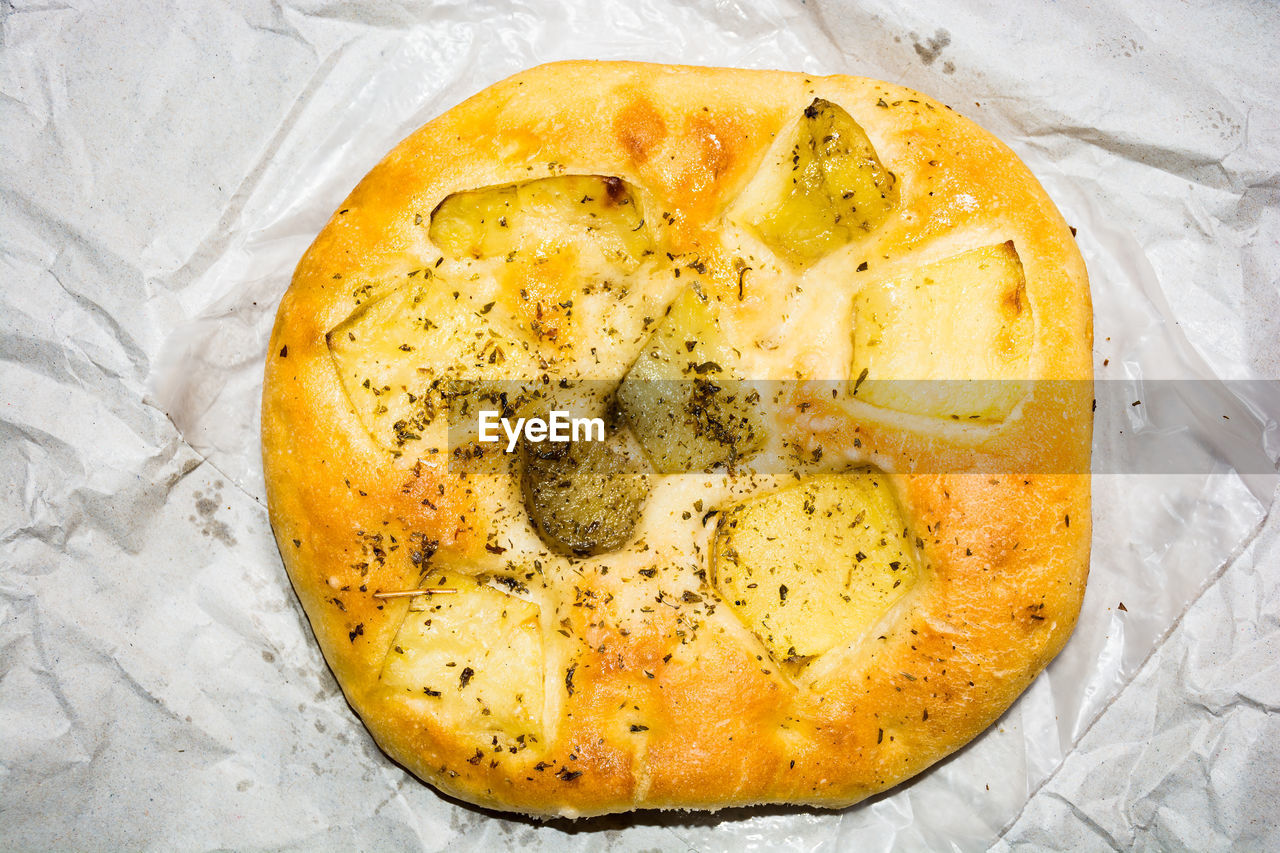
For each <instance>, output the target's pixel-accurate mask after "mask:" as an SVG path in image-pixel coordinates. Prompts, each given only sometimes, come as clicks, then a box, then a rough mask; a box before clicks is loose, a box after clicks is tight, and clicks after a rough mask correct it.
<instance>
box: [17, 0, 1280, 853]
mask: <svg viewBox="0 0 1280 853" xmlns="http://www.w3.org/2000/svg"><path fill="white" fill-rule="evenodd" d="M154 5H155V6H156V7H157V8H156V9H153V10H152V13H150V14H147V15H145V16H144V15H139V14H137V13H136V10H131V9H128V8H126V7H110V8H104V7H85V8H77V7H76V6H75V5H74V4H73V5H69V6H67V7H61V8H46V7H39V8H32V9H27V8H17V7H14V8H11V9H10V10H8V13H7V15H6V16H5V18H4V21H3V26H4V28H5V46H4V48H3V53H0V138H3V140H4V148H5V151H6V155H7V156H6V158H5V162H4V163H0V190H2V192H0V223H2V224H0V267H2V268H3V269H4V271H5V276H6V287H5V288H3V289H2V290H0V388H3V392H2V394H0V396H2V397H3V400H2V401H0V402H3V405H2V406H0V439H3V440H2V441H0V466H2V467H0V470H2V471H3V472H4V473H5V475H6V476H5V477H3V478H0V495H3V501H4V504H3V505H4V507H5V509H4V512H3V513H0V555H3V556H0V616H3V619H2V620H0V778H3V779H4V780H5V784H4V785H3V786H0V810H2V811H3V812H4V813H5V820H4V821H3V825H0V848H9V847H13V848H18V849H29V848H32V847H50V846H54V847H56V846H66V845H67V844H68V843H71V844H73V845H74V846H86V847H92V846H96V845H100V846H103V847H109V848H119V847H136V848H140V849H143V848H149V847H155V848H159V849H208V848H213V847H236V848H244V847H253V846H258V847H280V848H291V849H299V850H303V849H324V848H332V849H350V848H352V847H376V848H386V847H390V846H396V847H405V848H414V847H416V848H419V849H435V848H440V847H444V846H452V847H467V848H470V849H495V848H504V847H517V846H518V847H528V848H546V849H550V850H564V849H583V850H585V849H599V848H601V847H604V848H608V849H617V850H630V849H640V848H643V847H657V848H664V849H673V848H674V849H699V850H701V849H723V850H740V849H760V848H769V849H789V850H820V849H845V848H851V847H857V848H858V849H867V850H886V851H888V850H903V849H921V848H927V849H934V850H943V849H952V850H974V849H981V848H983V847H985V846H987V845H988V844H990V843H992V842H993V841H996V839H997V837H998V836H999V837H1000V838H999V841H997V845H998V846H999V847H1000V848H1001V849H1015V848H1017V849H1023V848H1026V849H1080V848H1086V849H1095V848H1099V847H1104V846H1105V847H1112V848H1117V849H1119V848H1124V849H1134V848H1140V849H1141V848H1161V847H1163V848H1190V849H1206V850H1207V849H1227V848H1229V847H1232V846H1239V847H1245V848H1265V847H1268V846H1280V837H1277V830H1276V827H1275V826H1274V822H1271V825H1268V822H1267V821H1265V820H1259V819H1258V818H1257V817H1256V816H1257V815H1260V814H1266V813H1268V811H1267V806H1266V804H1267V803H1274V802H1276V801H1280V779H1278V778H1277V769H1276V768H1277V767H1280V747H1277V746H1275V744H1278V743H1280V725H1278V724H1277V722H1276V720H1277V709H1278V708H1280V687H1278V686H1277V685H1280V677H1278V676H1280V671H1278V670H1280V663H1277V661H1280V639H1278V638H1280V594H1278V591H1277V585H1278V582H1277V577H1276V571H1275V566H1276V565H1277V563H1280V547H1278V546H1277V544H1276V542H1277V540H1278V539H1280V534H1277V528H1278V527H1280V522H1277V520H1276V519H1275V518H1274V517H1272V516H1273V515H1274V514H1271V515H1269V512H1270V509H1269V508H1270V507H1273V506H1274V504H1275V500H1276V493H1275V492H1274V488H1275V478H1274V477H1268V476H1266V475H1250V474H1237V473H1234V472H1232V471H1231V470H1230V469H1229V468H1227V467H1224V468H1223V471H1222V473H1220V474H1217V475H1212V476H1190V475H1180V476H1164V477H1156V476H1146V477H1144V476H1123V477H1121V476H1098V477H1095V479H1094V519H1095V534H1094V548H1093V564H1092V575H1091V578H1090V585H1089V587H1088V591H1087V594H1086V600H1085V606H1084V610H1083V612H1082V614H1081V618H1080V623H1079V626H1078V628H1077V631H1076V634H1075V636H1074V637H1073V638H1072V640H1071V642H1070V643H1069V644H1068V646H1067V648H1066V650H1065V651H1064V652H1063V654H1062V655H1060V656H1059V658H1057V659H1056V660H1055V661H1054V662H1053V663H1052V664H1051V665H1050V667H1049V668H1048V670H1047V671H1046V673H1045V675H1044V676H1042V677H1041V678H1040V679H1039V680H1037V681H1036V682H1035V683H1034V684H1033V685H1032V687H1031V688H1030V689H1029V691H1028V692H1027V693H1026V694H1024V696H1023V697H1022V698H1021V699H1020V700H1019V701H1018V702H1017V703H1015V705H1014V706H1013V707H1012V708H1011V709H1010V710H1009V711H1008V712H1006V714H1005V715H1004V716H1003V717H1002V718H1001V719H1000V720H999V721H998V722H997V724H996V725H995V726H993V728H992V729H991V730H989V731H988V732H987V733H986V734H984V735H983V736H981V737H980V738H978V739H977V740H976V741H974V742H973V743H972V744H970V745H969V746H967V747H965V748H964V749H962V750H961V751H959V752H958V753H957V754H956V755H954V756H952V757H950V758H948V759H947V760H945V761H943V762H941V763H940V764H939V765H937V766H935V767H934V768H933V769H932V770H930V771H929V772H928V773H926V774H924V775H923V776H922V777H920V778H919V779H917V780H916V781H914V782H911V783H909V784H907V785H904V786H900V787H899V788H897V789H894V790H893V791H890V792H888V793H886V794H883V795H880V796H878V797H875V798H873V799H872V800H870V801H869V802H867V803H865V804H863V805H861V806H859V807H855V808H853V809H849V810H845V811H843V812H824V811H809V810H804V809H755V810H750V809H740V810H733V811H731V812H727V813H723V814H719V815H685V814H678V813H677V814H653V813H642V814H638V815H629V816H619V817H613V818H606V819H603V820H601V821H596V822H588V823H583V824H579V825H576V826H573V827H569V826H568V825H566V824H564V823H563V822H559V823H553V824H549V825H542V824H538V823H536V822H531V821H525V820H521V819H516V818H506V817H501V816H497V815H494V814H492V813H484V812H480V811H477V810H472V809H469V808H467V807H464V806H461V805H459V804H457V803H455V802H453V801H449V800H445V799H442V798H441V797H439V796H438V795H436V794H435V793H434V792H433V791H432V790H431V789H429V788H427V787H426V786H423V785H420V784H419V783H417V782H416V781H414V780H412V779H411V778H410V777H407V776H406V774H405V773H404V772H403V771H402V770H401V769H399V768H398V767H396V766H395V765H393V764H391V763H390V762H389V761H388V760H387V759H386V758H385V757H384V756H383V755H382V754H381V753H380V752H379V751H378V750H377V748H376V746H375V745H374V744H373V743H372V741H371V740H370V738H369V737H368V735H367V733H366V732H365V731H364V729H363V727H362V726H361V725H360V723H359V721H358V720H357V719H356V718H355V717H354V714H353V713H352V712H351V710H350V708H349V707H348V706H347V705H346V703H345V700H344V699H343V698H342V697H341V694H340V693H339V691H338V688H337V685H336V683H335V682H334V681H333V678H332V675H331V673H330V672H329V670H328V669H327V668H326V667H325V665H324V663H323V660H322V659H321V657H320V654H319V652H318V650H317V648H316V646H315V642H314V639H313V638H312V636H311V633H310V628H309V626H308V625H307V623H306V619H305V617H304V616H303V614H302V613H301V610H300V608H299V606H298V604H297V602H296V600H295V597H294V595H293V592H292V590H291V588H290V587H289V584H288V579H287V577H286V576H285V574H284V571H283V569H282V567H281V565H280V561H279V556H278V553H277V552H276V550H275V545H274V542H273V540H272V537H271V534H270V528H269V525H268V523H267V520H266V515H265V511H264V508H263V501H264V495H263V486H262V471H261V461H260V456H259V450H258V437H257V436H258V418H259V413H258V405H259V394H260V389H261V371H262V367H261V366H262V362H263V359H264V357H265V355H266V353H265V347H266V342H267V337H268V335H269V333H270V329H271V324H272V321H273V318H274V312H275V308H276V305H277V303H278V300H279V298H280V296H281V294H282V293H283V291H284V289H285V288H286V287H287V284H288V281H289V278H290V276H291V274H292V271H293V268H294V266H295V265H296V263H297V260H298V258H299V257H300V256H301V254H302V252H303V251H305V249H306V247H307V245H308V244H309V242H310V240H311V239H313V238H314V236H315V234H316V233H317V232H318V231H319V229H320V228H321V227H323V224H324V223H325V221H326V220H327V218H328V216H329V214H330V213H331V212H332V211H333V210H335V209H336V208H337V207H338V205H339V203H340V202H341V200H342V198H343V197H344V195H345V194H346V193H347V192H348V191H349V189H350V188H351V187H352V186H354V184H355V183H356V181H358V180H359V178H360V177H361V176H362V175H363V174H365V172H367V171H368V169H369V168H371V167H372V166H373V165H374V164H375V163H376V162H377V161H378V160H379V159H380V158H381V156H382V155H383V154H384V153H385V152H386V151H388V150H389V149H390V148H391V147H392V146H393V145H394V144H395V143H396V142H398V141H399V139H400V138H402V137H403V136H405V135H406V134H408V133H409V132H411V131H412V130H413V129H414V128H415V127H417V126H418V125H419V124H421V123H423V122H424V121H426V120H428V119H429V118H431V117H432V116H434V115H437V114H439V113H440V112H443V111H444V110H445V109H447V108H448V107H450V106H451V105H453V104H455V103H457V102H459V101H461V100H462V99H464V98H465V97H468V96H469V95H471V94H473V93H474V92H476V91H478V90H479V89H481V88H483V87H484V86H486V85H488V84H490V83H493V82H496V81H497V80H499V79H501V78H503V77H505V76H507V75H508V74H510V73H514V72H516V71H519V70H521V69H523V68H526V67H529V66H532V65H535V64H538V63H540V62H544V61H550V60H554V59H561V58H578V57H583V56H593V57H597V58H632V59H650V60H655V61H668V62H684V63H694V64H698V63H702V64H722V65H731V66H740V67H778V68H788V69H793V70H796V69H798V70H806V71H811V72H814V73H830V72H841V73H854V74H866V75H869V76H875V77H880V78H883V79H888V80H893V81H896V82H901V83H904V84H905V85H910V86H915V87H917V88H919V89H921V90H922V91H925V92H928V93H930V94H934V95H936V96H938V97H940V98H941V99H942V100H944V101H945V102H948V103H951V104H952V105H953V106H954V107H955V108H956V109H957V110H959V111H960V112H962V113H965V114H968V115H972V116H973V117H974V118H975V119H976V120H977V121H979V123H981V124H983V125H984V126H987V127H988V128H989V129H991V130H993V131H994V132H996V133H997V134H998V135H1000V136H1001V137H1002V138H1003V139H1004V140H1005V141H1006V142H1008V143H1009V144H1011V145H1013V146H1014V148H1015V149H1016V150H1017V153H1019V154H1020V155H1021V156H1022V157H1023V158H1024V159H1025V160H1026V161H1027V162H1028V164H1029V165H1030V166H1031V167H1032V168H1033V170H1034V171H1035V172H1036V173H1037V175H1038V176H1039V177H1040V178H1041V180H1042V181H1043V182H1044V184H1045V186H1046V189H1047V190H1048V191H1049V193H1050V195H1051V196H1052V197H1053V198H1054V199H1055V201H1056V202H1057V203H1058V204H1059V206H1060V208H1061V209H1062V210H1063V212H1064V215H1065V216H1066V218H1067V220H1068V222H1070V223H1071V224H1072V225H1075V226H1076V227H1077V228H1078V229H1079V235H1078V240H1079V243H1080V246H1081V249H1082V252H1083V253H1084V255H1085V259H1086V262H1087V264H1088V267H1089V270H1090V274H1091V279H1092V289H1093V297H1094V304H1095V318H1096V321H1095V341H1096V347H1095V350H1096V359H1095V361H1096V365H1095V366H1096V367H1097V371H1098V376H1099V378H1115V377H1124V378H1128V379H1133V380H1135V381H1139V382H1140V381H1143V380H1151V379H1159V378H1169V377H1179V378H1215V377H1216V378H1233V379H1240V378H1249V377H1255V376H1271V377H1275V376H1277V375H1280V344H1278V343H1277V342H1278V341H1280V319H1278V318H1280V274H1278V273H1277V272H1276V269H1277V263H1276V261H1277V245H1278V244H1280V176H1278V175H1277V168H1276V164H1277V163H1278V162H1280V143H1278V142H1277V140H1280V133H1277V131H1280V110H1277V104H1276V101H1277V99H1276V96H1275V93H1274V80H1272V79H1271V77H1272V75H1271V72H1270V71H1269V59H1270V56H1271V53H1272V52H1273V51H1272V48H1273V45H1274V42H1275V37H1276V35H1277V33H1280V25H1278V21H1277V18H1278V17H1280V15H1278V13H1277V12H1276V10H1275V9H1274V8H1271V7H1270V6H1268V5H1267V4H1260V5H1256V6H1255V5H1249V4H1245V5H1242V6H1241V7H1240V8H1236V7H1230V8H1223V7H1218V8H1217V9H1216V10H1215V11H1213V12H1210V11H1209V10H1207V9H1206V10H1200V9H1188V10H1179V11H1177V12H1169V13H1168V14H1169V16H1170V17H1169V18H1167V19H1165V20H1163V21H1162V22H1161V26H1152V25H1150V24H1149V22H1151V21H1152V20H1153V19H1152V17H1151V15H1152V13H1151V11H1150V10H1149V9H1146V8H1144V7H1143V6H1142V5H1141V4H1139V5H1138V6H1137V7H1133V6H1130V5H1126V6H1123V7H1122V6H1118V5H1114V4H1110V3H1104V4H1101V5H1098V4H1093V5H1091V6H1089V7H1082V6H1078V5H1075V4H1071V3H1064V4H1055V5H1052V6H1047V7H1044V8H1043V9H1030V8H1028V9H1023V10H1020V12H1019V20H1017V21H1013V22H1011V21H1008V20H1007V13H1005V12H1000V13H998V14H997V12H996V11H994V10H983V9H977V8H975V9H957V8H956V7H954V6H953V5H951V4H942V3H932V2H927V3H924V4H922V5H918V6H917V7H912V8H911V9H903V8H901V7H899V6H896V5H893V4H889V3H881V2H874V0H868V2H861V3H857V4H839V3H835V2H826V0H819V2H814V3H809V4H796V3H792V2H788V0H770V2H765V3H761V4H755V5H753V6H744V5H735V4H725V3H713V2H699V3H695V4H679V3H674V2H666V0H639V2H630V3H623V2H615V0H608V2H596V3H587V2H584V0H574V2H569V3H554V4H553V3H540V2H520V3H517V4H514V5H502V4H497V3H472V4H466V3H461V2H455V3H446V4H439V5H435V6H430V7H427V6H416V5H409V4H397V5H394V6H388V5H385V4H373V5H370V4H364V3H358V2H349V3H340V4H332V3H307V2H299V3H280V2H270V3H265V4H247V8H242V9H232V8H225V7H216V8H215V7H211V8H208V9H201V10H193V9H191V8H185V7H177V8H168V7H167V6H166V4H164V3H162V2H157V3H156V4H154ZM1044 32H1055V33H1059V36H1058V37H1057V38H1056V42H1057V43H1056V44H1054V45H1047V44H1046V43H1045V41H1044V38H1043V36H1042V35H1040V34H1041V33H1044ZM1226 32H1231V33H1232V35H1231V38H1230V41H1231V42H1232V43H1233V44H1234V48H1233V50H1232V51H1215V52H1214V55H1213V57H1212V58H1211V60H1207V59H1206V57H1205V56H1204V54H1203V51H1202V45H1203V44H1204V43H1207V42H1211V41H1213V40H1214V39H1217V40H1218V43H1224V42H1223V39H1224V38H1225V36H1224V35H1223V34H1224V33H1226ZM993 47H996V48H998V49H993ZM1047 60H1052V61H1047ZM1066 63H1071V68H1072V73H1071V74H1068V75H1065V76H1064V75H1063V74H1062V69H1063V67H1064V65H1065V64H1066ZM948 69H949V70H948ZM975 102H977V103H975ZM1170 104H1177V108H1175V109H1171V110H1168V109H1166V107H1167V106H1168V105H1170ZM1103 359H1107V360H1108V362H1107V364H1106V365H1104V364H1103ZM1240 402H1241V404H1242V405H1244V406H1246V407H1248V408H1250V409H1251V410H1252V411H1254V413H1255V414H1256V415H1257V416H1258V422H1259V423H1260V424H1261V425H1262V426H1261V427H1260V428H1259V432H1258V435H1257V436H1256V438H1257V440H1258V442H1259V443H1260V445H1261V446H1262V448H1263V450H1264V452H1266V453H1267V454H1268V455H1269V456H1270V458H1271V459H1273V460H1274V459H1276V458H1277V457H1280V417H1278V416H1277V406H1276V401H1275V399H1274V398H1268V397H1265V396H1248V395H1246V396H1245V397H1244V398H1242V399H1241V400H1240ZM1132 417H1134V419H1135V420H1134V422H1133V424H1132V426H1131V428H1132V429H1136V430H1138V431H1139V432H1140V431H1141V429H1143V428H1144V426H1146V425H1147V424H1146V422H1145V421H1144V420H1143V418H1144V417H1145V416H1144V415H1141V414H1138V413H1134V414H1133V415H1132ZM1217 417H1218V415H1217V413H1212V412H1210V413H1206V414H1205V418H1204V419H1203V422H1200V423H1197V424H1195V425H1193V426H1194V427H1195V429H1196V431H1197V435H1198V437H1199V441H1200V442H1201V443H1202V444H1204V445H1205V446H1206V452H1209V453H1213V454H1215V456H1214V458H1217V459H1222V460H1224V461H1226V460H1230V459H1231V458H1233V457H1232V455H1231V450H1232V448H1231V446H1230V444H1229V438H1228V436H1226V435H1225V434H1224V433H1223V432H1222V430H1221V429H1219V428H1218V427H1220V424H1218V423H1217V422H1216V421H1214V420H1213V419H1214V418H1217ZM1230 440H1234V439H1230ZM1118 446H1119V444H1118V437H1116V436H1107V435H1098V436H1097V437H1096V450H1097V451H1098V452H1100V453H1105V452H1109V451H1111V450H1113V449H1115V448H1117V447H1118ZM1202 591H1203V595H1201V592H1202ZM1121 602H1124V604H1125V606H1126V608H1127V609H1126V610H1123V611H1122V610H1120V609H1119V606H1118V605H1119V604H1120V603H1121ZM1188 606H1189V609H1188ZM1184 613H1185V615H1184ZM1166 637H1167V640H1166ZM1259 804H1262V805H1259ZM52 818H57V819H56V820H53V819H52ZM69 840H70V841H69Z"/></svg>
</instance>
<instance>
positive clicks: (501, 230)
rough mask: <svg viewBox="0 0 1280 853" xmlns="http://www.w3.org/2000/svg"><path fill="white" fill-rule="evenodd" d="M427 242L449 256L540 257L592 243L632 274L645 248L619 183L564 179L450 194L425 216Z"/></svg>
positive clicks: (646, 240) (640, 214) (637, 214)
mask: <svg viewBox="0 0 1280 853" xmlns="http://www.w3.org/2000/svg"><path fill="white" fill-rule="evenodd" d="M428 236H429V237H430V238H431V242H433V243H435V244H436V245H437V246H439V247H440V249H441V251H443V252H444V253H445V254H446V255H451V256H453V257H468V256H469V257H473V258H493V257H501V256H507V255H510V253H512V252H517V253H519V252H535V251H540V252H542V253H543V254H546V253H547V252H548V247H550V246H558V245H565V244H575V243H581V242H584V241H583V237H584V236H585V237H586V238H587V239H586V241H585V242H586V243H589V244H594V245H596V246H597V247H598V248H599V250H600V252H601V254H603V255H604V256H605V258H606V259H608V260H610V261H612V262H613V263H614V264H616V265H617V266H619V267H622V268H623V269H625V270H628V271H630V270H633V269H635V268H636V267H637V266H638V265H639V264H640V262H641V260H642V259H643V258H644V256H645V255H647V254H649V253H650V252H651V251H652V247H651V242H650V237H649V231H648V229H647V228H646V227H645V222H644V211H643V210H641V208H640V202H639V200H638V199H637V198H636V196H635V194H633V193H632V192H631V189H630V188H629V187H628V186H627V184H626V183H625V182H623V181H622V180H620V179H619V178H612V177H600V176H598V175H563V176H559V177H553V178H539V179H537V180H532V181H525V182H523V183H518V184H507V185H505V186H496V187H485V188H483V189H478V190H470V191H467V192H459V193H454V194H453V195H451V196H449V197H448V198H446V199H445V200H444V201H442V202H441V203H440V204H439V206H438V207H436V209H435V211H433V212H432V214H431V227H430V230H429V231H428Z"/></svg>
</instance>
